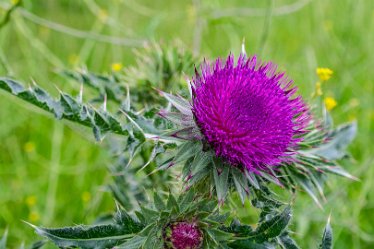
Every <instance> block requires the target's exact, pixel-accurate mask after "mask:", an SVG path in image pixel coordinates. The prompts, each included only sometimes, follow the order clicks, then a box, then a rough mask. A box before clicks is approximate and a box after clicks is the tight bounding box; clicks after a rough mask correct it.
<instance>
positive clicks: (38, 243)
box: [28, 240, 47, 249]
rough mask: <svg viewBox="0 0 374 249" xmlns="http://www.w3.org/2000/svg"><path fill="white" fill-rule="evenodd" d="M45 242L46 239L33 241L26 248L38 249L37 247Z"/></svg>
mask: <svg viewBox="0 0 374 249" xmlns="http://www.w3.org/2000/svg"><path fill="white" fill-rule="evenodd" d="M46 243H47V241H45V240H40V241H37V242H35V243H33V244H32V245H31V246H30V247H28V249H39V248H42V247H43V246H44V245H45V244H46Z"/></svg>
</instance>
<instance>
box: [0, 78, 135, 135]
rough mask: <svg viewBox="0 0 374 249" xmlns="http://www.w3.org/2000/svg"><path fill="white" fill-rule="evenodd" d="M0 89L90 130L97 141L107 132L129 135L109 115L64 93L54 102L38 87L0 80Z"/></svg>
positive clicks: (125, 129) (117, 121) (9, 80)
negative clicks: (26, 86) (26, 87)
mask: <svg viewBox="0 0 374 249" xmlns="http://www.w3.org/2000/svg"><path fill="white" fill-rule="evenodd" d="M0 88H1V89H3V90H5V91H8V92H10V93H12V94H13V95H15V96H17V97H18V98H20V99H23V100H25V101H27V102H29V103H31V104H33V105H35V106H37V107H39V108H41V109H43V110H45V111H47V112H49V113H52V114H54V115H55V117H56V118H58V119H66V120H69V121H72V122H75V123H79V124H81V125H84V126H87V127H90V128H92V129H93V132H94V134H95V138H96V139H97V140H101V138H102V136H103V134H105V133H107V132H111V133H115V134H119V135H124V136H128V134H129V132H128V129H127V128H125V126H123V125H122V124H121V122H120V121H119V120H117V119H116V118H115V117H114V116H113V115H111V114H110V113H108V112H106V111H101V110H96V109H95V108H93V107H91V106H89V105H85V104H83V103H81V102H80V101H79V100H77V99H75V98H73V97H71V96H70V95H68V94H66V93H63V92H61V93H60V98H59V99H58V100H55V99H54V98H53V97H51V96H50V95H49V94H48V93H47V92H46V91H44V90H43V89H41V88H40V87H37V86H35V87H33V88H29V89H25V88H24V87H23V86H22V85H21V84H20V83H18V82H16V81H14V80H11V79H8V78H0Z"/></svg>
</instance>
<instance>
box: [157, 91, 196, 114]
mask: <svg viewBox="0 0 374 249" xmlns="http://www.w3.org/2000/svg"><path fill="white" fill-rule="evenodd" d="M159 92H160V94H161V95H162V96H163V97H165V98H166V99H167V100H168V101H169V102H170V103H171V104H172V105H173V106H174V107H175V108H177V109H178V111H180V112H181V113H182V114H184V115H187V116H190V117H193V114H192V111H191V109H192V108H191V104H190V103H189V102H188V101H187V100H186V99H184V98H182V97H181V96H175V95H172V94H169V93H165V92H163V91H159Z"/></svg>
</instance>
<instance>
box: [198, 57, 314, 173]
mask: <svg viewBox="0 0 374 249" xmlns="http://www.w3.org/2000/svg"><path fill="white" fill-rule="evenodd" d="M276 68H277V67H276V65H274V64H273V63H271V62H270V63H261V62H259V61H258V59H257V57H256V56H254V57H251V58H247V57H246V56H244V55H241V56H240V57H239V59H238V60H237V63H236V64H235V61H234V56H232V55H230V56H229V57H228V58H227V60H226V62H225V63H223V62H222V60H221V59H217V60H216V61H215V63H214V64H213V65H211V64H209V63H208V62H204V63H203V65H202V66H201V74H200V73H199V72H197V71H196V75H195V77H194V78H193V79H192V95H193V96H192V112H193V115H194V118H195V122H196V124H197V126H198V127H199V128H200V131H201V133H202V134H203V136H204V139H205V140H206V142H207V143H208V144H209V145H210V146H211V147H212V148H213V149H214V151H215V153H216V155H217V156H219V157H222V158H224V159H226V160H227V161H228V162H229V163H230V164H231V165H235V166H239V165H242V166H244V167H246V168H247V169H248V170H249V171H251V172H259V171H260V170H261V171H268V170H269V167H272V166H276V165H278V164H280V163H281V162H283V161H285V160H288V159H287V157H288V156H289V155H290V153H292V150H293V148H295V147H296V145H297V143H298V142H299V141H300V135H301V134H302V133H303V132H304V128H305V127H306V124H307V121H308V109H307V107H306V105H305V104H304V102H303V100H302V98H301V96H295V93H296V91H297V88H295V87H293V86H292V81H291V80H289V79H288V78H287V77H285V75H284V73H277V72H276Z"/></svg>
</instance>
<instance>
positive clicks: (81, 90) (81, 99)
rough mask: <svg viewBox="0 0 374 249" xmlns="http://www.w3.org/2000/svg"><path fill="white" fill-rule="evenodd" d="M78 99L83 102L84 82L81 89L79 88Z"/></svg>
mask: <svg viewBox="0 0 374 249" xmlns="http://www.w3.org/2000/svg"><path fill="white" fill-rule="evenodd" d="M78 101H79V102H80V103H82V101H83V83H82V84H81V87H80V90H79V97H78Z"/></svg>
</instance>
